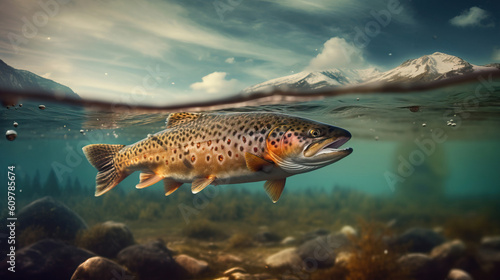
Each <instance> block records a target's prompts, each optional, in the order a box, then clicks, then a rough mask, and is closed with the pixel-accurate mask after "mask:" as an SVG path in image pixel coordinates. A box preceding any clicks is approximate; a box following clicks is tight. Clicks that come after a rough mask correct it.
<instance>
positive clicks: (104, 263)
mask: <svg viewBox="0 0 500 280" xmlns="http://www.w3.org/2000/svg"><path fill="white" fill-rule="evenodd" d="M110 279H121V280H132V279H134V277H133V275H132V274H131V273H130V272H129V271H127V270H126V269H125V268H124V267H122V266H121V265H119V264H117V263H115V262H114V261H112V260H109V259H106V258H103V257H92V258H89V259H87V260H86V261H85V262H83V263H82V264H80V265H79V266H78V268H77V269H76V270H75V272H74V273H73V276H72V277H71V280H110Z"/></svg>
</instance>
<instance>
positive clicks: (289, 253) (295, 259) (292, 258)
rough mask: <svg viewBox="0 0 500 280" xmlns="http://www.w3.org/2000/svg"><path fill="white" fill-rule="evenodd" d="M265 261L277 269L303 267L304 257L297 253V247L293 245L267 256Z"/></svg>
mask: <svg viewBox="0 0 500 280" xmlns="http://www.w3.org/2000/svg"><path fill="white" fill-rule="evenodd" d="M265 263H266V265H267V266H269V267H270V268H275V269H281V268H290V267H299V268H300V267H302V259H301V258H300V256H299V255H298V254H297V249H296V248H293V247H292V248H287V249H283V250H281V251H279V252H277V253H275V254H272V255H271V256H269V257H267V258H266V260H265Z"/></svg>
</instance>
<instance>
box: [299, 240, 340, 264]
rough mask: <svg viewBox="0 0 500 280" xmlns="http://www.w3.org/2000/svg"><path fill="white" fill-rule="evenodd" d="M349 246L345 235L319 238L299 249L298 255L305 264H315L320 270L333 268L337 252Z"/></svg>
mask: <svg viewBox="0 0 500 280" xmlns="http://www.w3.org/2000/svg"><path fill="white" fill-rule="evenodd" d="M346 244H349V239H348V238H347V236H345V235H344V234H343V233H336V234H329V235H325V236H318V237H316V238H315V239H312V240H309V241H307V242H305V243H304V244H302V245H300V246H299V247H298V248H297V254H298V255H299V257H300V259H302V260H304V262H315V264H314V265H317V267H318V268H325V267H331V266H333V265H334V264H335V257H336V255H337V253H336V250H337V249H339V248H340V247H342V246H344V245H346Z"/></svg>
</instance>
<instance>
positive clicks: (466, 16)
mask: <svg viewBox="0 0 500 280" xmlns="http://www.w3.org/2000/svg"><path fill="white" fill-rule="evenodd" d="M489 17H490V15H489V13H488V12H487V11H485V10H483V9H481V8H478V7H471V8H470V9H469V10H465V11H463V12H462V13H461V14H460V15H458V16H456V17H454V18H452V19H450V23H451V25H455V26H458V27H466V26H482V27H493V26H495V23H494V22H492V21H490V22H489V23H485V22H484V21H485V20H486V19H488V18H489Z"/></svg>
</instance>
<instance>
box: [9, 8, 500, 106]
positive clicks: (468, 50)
mask: <svg viewBox="0 0 500 280" xmlns="http://www.w3.org/2000/svg"><path fill="white" fill-rule="evenodd" d="M0 5H1V7H2V8H1V9H0V23H1V24H0V59H2V60H4V61H5V62H6V63H7V64H9V65H11V66H13V67H15V68H18V69H25V70H29V71H31V72H34V73H35V74H38V75H40V76H43V77H45V78H49V79H52V80H55V81H57V82H59V83H61V84H64V85H66V86H69V87H70V88H71V89H73V90H74V91H75V92H76V93H78V94H79V95H80V96H82V97H84V98H92V99H101V100H102V99H104V100H113V101H117V102H125V103H134V104H135V103H151V102H155V103H158V104H168V103H179V102H186V101H190V100H197V101H200V100H206V99H213V98H220V97H224V96H228V95H232V94H235V93H237V92H239V91H241V90H243V89H244V88H246V87H248V86H251V85H254V84H257V83H260V82H264V81H266V80H269V79H273V78H277V77H281V76H286V75H290V74H294V73H297V72H300V71H315V70H323V69H329V68H350V69H363V68H368V67H376V68H378V69H379V70H382V71H384V70H388V69H391V68H393V67H396V66H397V65H399V64H400V63H402V62H403V61H405V60H407V59H410V58H418V57H420V56H422V55H426V54H432V53H434V52H436V51H439V52H444V53H447V54H451V55H456V56H459V57H461V58H463V59H465V60H467V61H468V62H470V63H473V64H476V65H483V64H487V63H491V62H500V3H498V1H497V0H484V1H481V0H478V1H464V0H457V1H428V0H420V1H411V0H401V1H398V0H371V1H368V0H318V1H309V0H287V1H285V0H273V1H271V0H260V1H257V0H253V1H250V0H214V1H211V0H209V1H189V0H184V1H181V0H177V1H176V0H163V1H161V0H150V1H139V0H131V1H125V0H124V1H119V0H40V1H19V0H3V1H2V4H0Z"/></svg>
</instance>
